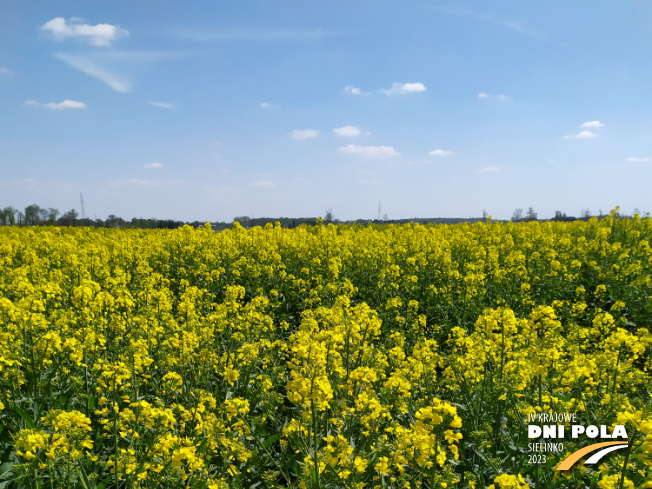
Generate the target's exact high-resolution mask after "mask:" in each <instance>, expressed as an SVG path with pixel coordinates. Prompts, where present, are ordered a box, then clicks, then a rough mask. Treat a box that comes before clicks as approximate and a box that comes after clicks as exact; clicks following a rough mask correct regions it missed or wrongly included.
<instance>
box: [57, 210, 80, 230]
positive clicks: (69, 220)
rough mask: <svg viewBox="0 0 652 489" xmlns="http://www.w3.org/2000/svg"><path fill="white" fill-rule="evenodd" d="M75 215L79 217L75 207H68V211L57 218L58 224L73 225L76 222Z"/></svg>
mask: <svg viewBox="0 0 652 489" xmlns="http://www.w3.org/2000/svg"><path fill="white" fill-rule="evenodd" d="M77 217H79V214H78V213H77V211H76V210H75V209H70V210H69V211H68V212H64V214H63V215H62V216H61V217H60V218H59V224H60V225H61V226H74V225H75V223H76V222H77Z"/></svg>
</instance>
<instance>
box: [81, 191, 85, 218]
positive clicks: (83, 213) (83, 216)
mask: <svg viewBox="0 0 652 489" xmlns="http://www.w3.org/2000/svg"><path fill="white" fill-rule="evenodd" d="M79 201H80V202H81V208H82V216H81V218H82V219H86V211H85V210H84V194H79Z"/></svg>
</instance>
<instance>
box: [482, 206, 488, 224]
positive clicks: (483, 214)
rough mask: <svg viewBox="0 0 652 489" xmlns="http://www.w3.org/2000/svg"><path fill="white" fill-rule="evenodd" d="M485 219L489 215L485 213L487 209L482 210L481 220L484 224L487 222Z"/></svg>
mask: <svg viewBox="0 0 652 489" xmlns="http://www.w3.org/2000/svg"><path fill="white" fill-rule="evenodd" d="M487 217H489V213H488V212H487V209H482V220H483V221H484V222H487Z"/></svg>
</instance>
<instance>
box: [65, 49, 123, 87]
mask: <svg viewBox="0 0 652 489" xmlns="http://www.w3.org/2000/svg"><path fill="white" fill-rule="evenodd" d="M55 57H56V58H58V59H60V60H61V61H64V62H66V63H68V64H69V65H70V66H72V67H73V68H77V69H78V70H79V71H81V72H82V73H86V74H87V75H89V76H92V77H93V78H97V79H98V80H101V81H103V82H104V83H106V84H107V85H108V86H110V87H111V88H112V89H113V90H115V91H116V92H120V93H128V92H131V91H132V90H131V84H130V83H129V82H128V81H127V80H125V79H124V78H122V77H121V76H120V75H116V74H114V73H110V72H108V71H107V70H106V69H105V68H103V67H102V66H100V65H99V64H98V63H97V62H96V61H94V60H93V59H90V58H88V57H85V56H75V55H72V54H65V53H59V54H56V55H55Z"/></svg>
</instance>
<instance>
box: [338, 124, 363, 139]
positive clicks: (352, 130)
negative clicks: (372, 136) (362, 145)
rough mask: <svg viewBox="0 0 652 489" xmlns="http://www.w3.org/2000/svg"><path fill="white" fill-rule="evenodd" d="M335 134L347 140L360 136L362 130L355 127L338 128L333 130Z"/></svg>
mask: <svg viewBox="0 0 652 489" xmlns="http://www.w3.org/2000/svg"><path fill="white" fill-rule="evenodd" d="M333 132H334V133H335V134H337V135H338V136H342V137H345V138H352V137H354V136H359V135H360V134H361V132H360V129H359V128H358V127H355V126H344V127H336V128H335V129H333Z"/></svg>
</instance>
